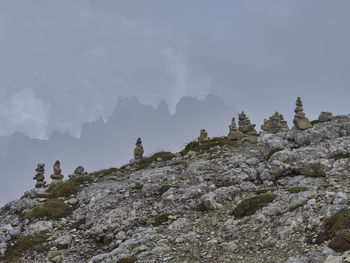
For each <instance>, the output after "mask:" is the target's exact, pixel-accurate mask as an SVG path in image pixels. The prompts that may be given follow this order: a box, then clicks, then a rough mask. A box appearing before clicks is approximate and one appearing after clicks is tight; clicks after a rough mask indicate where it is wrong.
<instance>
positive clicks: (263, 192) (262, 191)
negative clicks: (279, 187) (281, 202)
mask: <svg viewBox="0 0 350 263" xmlns="http://www.w3.org/2000/svg"><path fill="white" fill-rule="evenodd" d="M271 190H272V189H271V188H262V189H258V190H256V191H255V193H256V194H257V195H259V194H265V193H267V192H270V191H271Z"/></svg>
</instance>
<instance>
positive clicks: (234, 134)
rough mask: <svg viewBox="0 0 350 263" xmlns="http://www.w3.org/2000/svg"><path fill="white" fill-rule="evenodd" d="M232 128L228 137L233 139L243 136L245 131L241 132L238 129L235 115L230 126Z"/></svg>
mask: <svg viewBox="0 0 350 263" xmlns="http://www.w3.org/2000/svg"><path fill="white" fill-rule="evenodd" d="M228 127H229V129H230V132H229V134H228V135H227V137H228V138H229V139H231V140H239V139H241V138H242V137H243V133H241V132H240V131H239V130H238V127H237V125H236V119H235V118H234V117H233V118H232V121H231V124H230V125H229V126H228Z"/></svg>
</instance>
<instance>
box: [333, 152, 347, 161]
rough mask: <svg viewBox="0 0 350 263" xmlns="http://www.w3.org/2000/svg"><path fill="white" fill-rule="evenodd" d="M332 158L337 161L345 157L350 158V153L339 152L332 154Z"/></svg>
mask: <svg viewBox="0 0 350 263" xmlns="http://www.w3.org/2000/svg"><path fill="white" fill-rule="evenodd" d="M332 158H333V159H334V160H336V161H337V160H340V159H344V158H350V153H338V154H335V155H334V156H332Z"/></svg>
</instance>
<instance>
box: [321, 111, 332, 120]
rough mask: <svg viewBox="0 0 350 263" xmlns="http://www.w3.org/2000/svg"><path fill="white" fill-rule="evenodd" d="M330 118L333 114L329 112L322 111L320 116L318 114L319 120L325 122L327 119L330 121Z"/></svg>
mask: <svg viewBox="0 0 350 263" xmlns="http://www.w3.org/2000/svg"><path fill="white" fill-rule="evenodd" d="M332 119H333V115H332V113H331V112H325V111H322V112H321V114H320V116H318V121H319V122H327V121H331V120H332Z"/></svg>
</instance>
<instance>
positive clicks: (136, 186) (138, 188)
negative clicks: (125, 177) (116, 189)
mask: <svg viewBox="0 0 350 263" xmlns="http://www.w3.org/2000/svg"><path fill="white" fill-rule="evenodd" d="M142 187H143V185H142V184H137V185H135V186H134V187H133V188H132V189H133V190H141V189H142Z"/></svg>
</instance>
